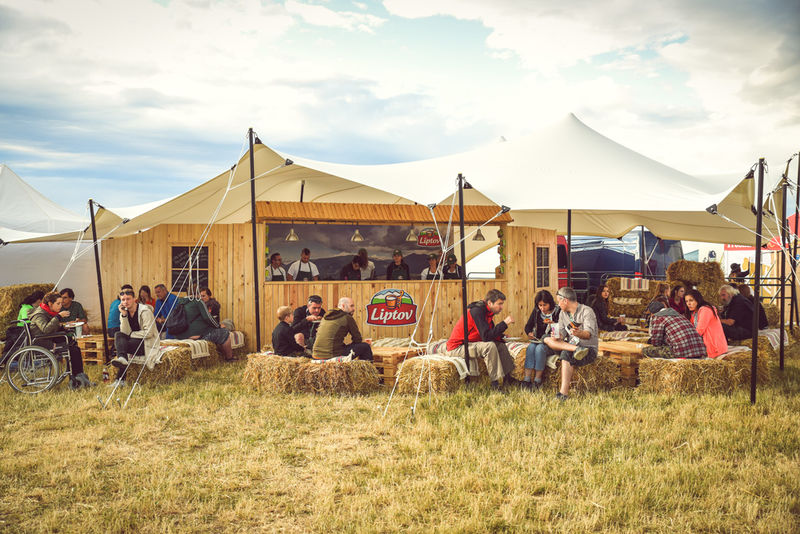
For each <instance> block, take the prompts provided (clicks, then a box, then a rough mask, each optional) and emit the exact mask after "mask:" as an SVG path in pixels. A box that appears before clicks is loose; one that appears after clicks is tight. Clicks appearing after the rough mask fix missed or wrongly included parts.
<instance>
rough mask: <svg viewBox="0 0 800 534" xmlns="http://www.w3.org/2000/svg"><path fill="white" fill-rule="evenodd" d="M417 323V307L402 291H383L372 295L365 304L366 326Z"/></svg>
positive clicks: (409, 296)
mask: <svg viewBox="0 0 800 534" xmlns="http://www.w3.org/2000/svg"><path fill="white" fill-rule="evenodd" d="M416 323H417V305H416V304H414V299H413V298H411V295H409V294H408V293H406V292H405V291H403V290H402V289H384V290H382V291H378V292H377V293H375V294H374V295H372V299H370V303H369V304H367V324H369V325H372V326H407V325H412V324H416Z"/></svg>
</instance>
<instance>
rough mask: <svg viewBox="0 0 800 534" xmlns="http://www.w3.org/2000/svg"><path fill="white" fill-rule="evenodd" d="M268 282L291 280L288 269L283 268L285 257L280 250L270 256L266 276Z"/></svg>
mask: <svg viewBox="0 0 800 534" xmlns="http://www.w3.org/2000/svg"><path fill="white" fill-rule="evenodd" d="M265 280H266V281H267V282H284V281H286V280H290V278H288V277H287V275H286V269H284V268H283V259H282V258H281V254H280V252H275V253H274V254H272V256H270V257H269V265H268V266H267V274H266V277H265Z"/></svg>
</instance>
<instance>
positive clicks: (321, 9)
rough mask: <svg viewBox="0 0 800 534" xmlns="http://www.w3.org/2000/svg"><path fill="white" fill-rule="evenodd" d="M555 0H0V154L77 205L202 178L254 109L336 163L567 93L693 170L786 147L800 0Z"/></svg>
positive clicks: (614, 127)
mask: <svg viewBox="0 0 800 534" xmlns="http://www.w3.org/2000/svg"><path fill="white" fill-rule="evenodd" d="M562 4H563V5H562ZM562 4H553V3H544V2H518V1H504V0H497V1H495V2H492V3H487V2H479V1H477V0H459V1H455V0H452V1H450V0H446V1H439V2H433V1H429V0H428V1H422V0H385V1H384V2H353V1H349V0H347V1H344V0H342V1H330V2H325V1H318V2H314V1H311V0H303V1H301V0H289V1H286V2H271V1H268V0H263V1H261V2H246V1H230V2H227V1H210V0H208V1H204V0H183V1H178V0H175V1H159V2H145V1H136V2H122V1H119V0H114V1H111V0H92V1H89V0H70V1H69V2H65V1H56V2H49V1H44V0H41V1H40V0H26V1H24V2H23V1H17V0H14V1H9V0H0V71H1V72H3V76H2V77H1V79H0V95H2V99H0V162H2V163H6V164H8V165H9V167H11V168H12V169H13V170H14V171H15V172H16V173H17V174H19V175H20V176H21V177H22V178H23V179H25V180H27V181H28V182H30V183H31V184H32V185H33V186H34V187H37V188H38V189H40V190H41V191H42V192H43V193H45V194H46V195H48V196H50V197H51V198H53V199H54V200H56V201H59V202H60V203H62V204H63V205H65V206H67V207H69V208H72V209H73V210H76V211H79V212H81V213H82V212H83V205H84V204H85V201H86V199H87V198H89V197H90V196H91V197H94V198H95V199H97V200H98V201H100V202H101V203H103V204H105V205H107V206H121V205H128V204H136V203H141V202H147V201H152V200H156V199H159V198H163V197H167V196H171V195H174V194H178V193H180V192H182V191H184V190H186V189H188V188H190V187H192V186H194V185H196V184H198V183H201V182H203V181H205V180H207V179H209V178H211V177H213V176H215V175H216V174H218V173H220V172H222V171H223V170H224V169H226V168H228V167H229V166H230V165H231V164H232V163H233V162H235V161H236V159H237V158H238V156H239V154H240V150H241V147H242V141H243V140H244V136H245V133H246V131H247V128H248V127H250V126H253V127H254V128H255V129H256V131H257V132H258V133H259V135H260V137H261V139H262V140H263V141H264V142H265V143H267V144H269V145H271V146H274V147H276V148H279V149H281V150H284V151H287V152H289V153H292V154H296V155H300V156H305V157H309V158H313V159H320V160H328V161H338V162H350V163H388V162H396V161H404V160H413V159H419V158H424V157H431V156H436V155H443V154H447V153H452V152H456V151H462V150H466V149H470V148H473V147H476V146H479V145H481V144H484V143H490V142H493V141H494V140H496V139H497V138H498V137H499V136H501V135H503V136H505V137H506V138H513V137H515V136H519V135H522V134H524V133H526V132H529V131H531V130H533V129H535V128H536V127H537V125H539V124H542V123H545V122H548V121H550V120H555V119H557V118H559V117H560V116H562V115H563V114H565V113H567V112H574V113H575V114H576V115H578V117H579V118H581V119H582V120H583V121H584V122H586V123H587V124H588V125H590V126H591V127H593V128H595V129H597V130H598V131H600V132H601V133H603V134H605V135H607V136H609V137H611V138H612V139H614V140H616V141H618V142H620V143H622V144H625V145H627V146H629V147H630V148H633V149H634V150H638V151H640V152H642V153H644V154H645V155H647V156H649V157H653V158H655V159H657V160H659V161H662V162H663V163H666V164H667V165H671V166H673V167H676V168H678V169H680V170H682V171H685V172H688V173H690V174H719V173H728V172H729V173H732V174H744V172H745V171H746V170H747V169H748V168H749V167H750V165H751V163H752V162H753V161H755V160H756V159H757V158H758V157H759V156H761V155H764V156H766V157H767V159H768V161H769V162H770V163H771V164H772V167H773V169H777V168H779V167H781V168H782V161H785V159H786V158H788V157H789V155H790V154H791V153H792V152H795V151H797V149H798V146H799V145H800V120H798V119H800V96H798V95H800V91H797V87H800V39H797V37H796V30H797V28H796V26H797V22H798V20H800V7H798V6H799V5H800V4H798V2H796V1H788V0H787V1H761V2H730V1H726V2H703V3H701V4H698V3H696V2H690V1H688V0H687V1H671V2H661V3H658V4H641V3H640V2H633V1H629V0H620V1H617V2H614V3H599V2H588V1H575V2H569V3H562ZM643 6H646V7H643ZM774 172H775V171H774Z"/></svg>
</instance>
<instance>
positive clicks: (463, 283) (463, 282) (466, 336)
mask: <svg viewBox="0 0 800 534" xmlns="http://www.w3.org/2000/svg"><path fill="white" fill-rule="evenodd" d="M458 217H459V218H458V225H459V229H460V231H461V313H462V315H461V317H462V319H463V323H464V362H465V363H466V364H467V372H469V321H468V320H467V255H466V252H465V250H464V176H463V175H462V174H461V173H458ZM465 380H466V381H468V380H469V375H467V378H466V379H465Z"/></svg>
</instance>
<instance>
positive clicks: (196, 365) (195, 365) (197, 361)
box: [192, 343, 222, 370]
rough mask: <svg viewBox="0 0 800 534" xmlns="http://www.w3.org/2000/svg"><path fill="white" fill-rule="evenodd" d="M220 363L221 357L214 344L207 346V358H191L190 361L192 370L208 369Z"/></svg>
mask: <svg viewBox="0 0 800 534" xmlns="http://www.w3.org/2000/svg"><path fill="white" fill-rule="evenodd" d="M220 363H222V357H221V355H220V353H219V351H218V350H217V346H216V345H215V344H214V343H209V344H208V356H206V357H205V358H193V359H192V369H193V370H197V369H210V368H212V367H216V366H218V365H219V364H220Z"/></svg>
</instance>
